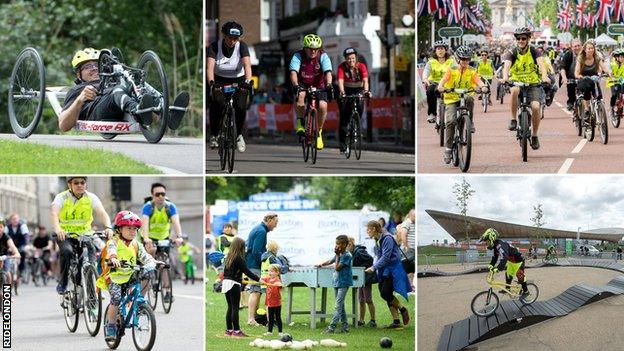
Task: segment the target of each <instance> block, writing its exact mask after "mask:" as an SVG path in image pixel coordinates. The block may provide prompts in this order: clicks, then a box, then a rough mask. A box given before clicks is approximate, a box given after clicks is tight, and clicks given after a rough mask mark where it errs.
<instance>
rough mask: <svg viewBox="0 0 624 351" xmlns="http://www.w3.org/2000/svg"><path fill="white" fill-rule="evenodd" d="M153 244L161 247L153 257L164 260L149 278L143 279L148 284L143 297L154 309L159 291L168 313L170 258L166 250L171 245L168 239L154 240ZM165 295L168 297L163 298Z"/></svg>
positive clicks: (170, 299)
mask: <svg viewBox="0 0 624 351" xmlns="http://www.w3.org/2000/svg"><path fill="white" fill-rule="evenodd" d="M153 244H154V245H156V247H157V248H162V249H163V250H162V251H160V250H158V251H156V254H155V255H154V259H156V260H157V261H161V262H164V263H165V265H164V266H160V267H158V269H157V270H156V271H155V272H153V273H152V274H150V277H149V279H146V280H144V281H143V284H148V285H147V288H146V292H145V298H146V299H147V301H148V303H149V305H150V306H151V308H152V310H156V306H158V293H160V296H161V302H162V306H163V310H164V311H165V313H169V311H171V305H172V304H173V284H172V278H171V274H172V272H171V269H170V267H171V258H170V256H169V251H168V249H169V248H170V247H171V241H170V240H168V239H166V240H154V241H153ZM166 273H167V274H166ZM165 296H169V299H165Z"/></svg>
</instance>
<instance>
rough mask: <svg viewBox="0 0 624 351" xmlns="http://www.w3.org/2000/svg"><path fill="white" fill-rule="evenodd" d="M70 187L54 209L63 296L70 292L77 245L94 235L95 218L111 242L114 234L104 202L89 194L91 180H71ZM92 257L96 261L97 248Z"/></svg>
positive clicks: (54, 203)
mask: <svg viewBox="0 0 624 351" xmlns="http://www.w3.org/2000/svg"><path fill="white" fill-rule="evenodd" d="M67 186H68V189H67V190H65V191H63V192H61V193H60V194H57V195H56V197H55V198H54V201H53V202H52V208H51V219H52V229H53V230H54V232H55V233H56V235H57V242H58V245H59V249H60V256H61V278H60V280H59V284H58V286H57V287H56V291H57V292H58V293H59V294H63V293H64V292H65V289H66V288H67V278H68V274H69V263H70V260H71V257H72V255H73V252H74V245H76V244H77V240H76V238H77V237H78V236H81V235H92V234H93V230H92V228H91V224H92V222H93V214H95V216H96V217H97V218H98V220H99V222H101V223H102V224H104V226H105V227H106V229H105V230H104V233H105V234H106V235H107V236H108V237H109V238H110V237H111V236H112V234H113V231H112V229H111V221H110V217H108V214H107V213H106V211H105V210H104V206H102V202H101V201H100V199H99V198H98V197H97V196H96V195H95V194H93V193H90V192H88V191H87V190H86V188H87V177H84V176H72V177H67ZM89 255H90V256H91V258H92V259H94V256H95V248H94V247H90V248H89Z"/></svg>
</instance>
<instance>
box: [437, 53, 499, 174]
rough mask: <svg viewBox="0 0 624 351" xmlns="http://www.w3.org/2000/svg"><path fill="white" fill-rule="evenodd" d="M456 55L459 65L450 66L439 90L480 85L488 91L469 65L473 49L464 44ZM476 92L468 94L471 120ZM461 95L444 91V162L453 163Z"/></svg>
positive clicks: (483, 90)
mask: <svg viewBox="0 0 624 351" xmlns="http://www.w3.org/2000/svg"><path fill="white" fill-rule="evenodd" d="M455 56H457V60H458V61H459V67H451V68H449V69H448V70H447V71H446V73H445V74H444V76H443V77H442V80H441V81H440V83H439V84H438V91H439V92H441V93H443V92H444V91H445V90H447V89H457V88H461V89H475V88H476V87H479V88H480V89H481V92H487V91H488V88H487V87H486V86H485V84H483V82H482V81H481V79H480V78H479V74H478V73H477V71H476V70H475V69H474V68H472V67H470V66H469V63H470V59H471V57H472V50H471V49H470V48H469V47H467V46H465V45H463V46H460V47H459V48H457V51H455ZM473 96H474V93H471V94H470V95H469V96H466V107H468V110H469V111H470V120H471V121H472V120H473V118H472V116H473V107H474V99H473ZM459 102H460V95H459V94H458V93H455V92H451V93H444V105H445V106H446V113H445V120H446V131H445V134H444V139H445V140H444V163H446V164H449V163H451V152H452V149H451V148H452V146H453V138H454V137H455V124H456V121H455V117H457V116H456V115H457V108H458V107H459ZM471 132H472V133H474V132H475V129H474V124H473V127H472V128H471Z"/></svg>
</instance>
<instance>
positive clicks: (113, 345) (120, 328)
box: [104, 303, 124, 350]
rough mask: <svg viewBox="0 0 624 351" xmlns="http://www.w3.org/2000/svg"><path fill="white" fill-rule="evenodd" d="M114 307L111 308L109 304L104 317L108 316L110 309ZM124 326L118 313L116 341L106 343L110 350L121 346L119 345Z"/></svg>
mask: <svg viewBox="0 0 624 351" xmlns="http://www.w3.org/2000/svg"><path fill="white" fill-rule="evenodd" d="M112 307H113V306H111V304H110V303H109V304H108V306H106V312H105V313H104V315H105V316H106V315H108V309H109V308H112ZM123 328H124V327H123V325H122V322H121V317H120V315H119V312H118V313H117V336H116V337H115V339H113V340H111V341H106V345H107V346H108V348H110V349H112V350H114V349H116V348H117V347H118V346H119V343H121V335H122V332H123Z"/></svg>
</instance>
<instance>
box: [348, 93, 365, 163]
mask: <svg viewBox="0 0 624 351" xmlns="http://www.w3.org/2000/svg"><path fill="white" fill-rule="evenodd" d="M363 98H364V93H363V92H359V93H357V94H351V95H345V96H343V99H344V101H345V103H347V104H349V110H350V111H351V116H350V117H349V124H348V125H347V134H346V136H345V146H346V150H345V156H346V157H347V158H349V157H351V151H352V150H353V152H354V153H355V158H356V159H357V160H359V159H360V157H361V156H362V129H361V127H360V113H359V112H358V109H357V106H358V103H359V102H360V101H361V100H362V99H363Z"/></svg>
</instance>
